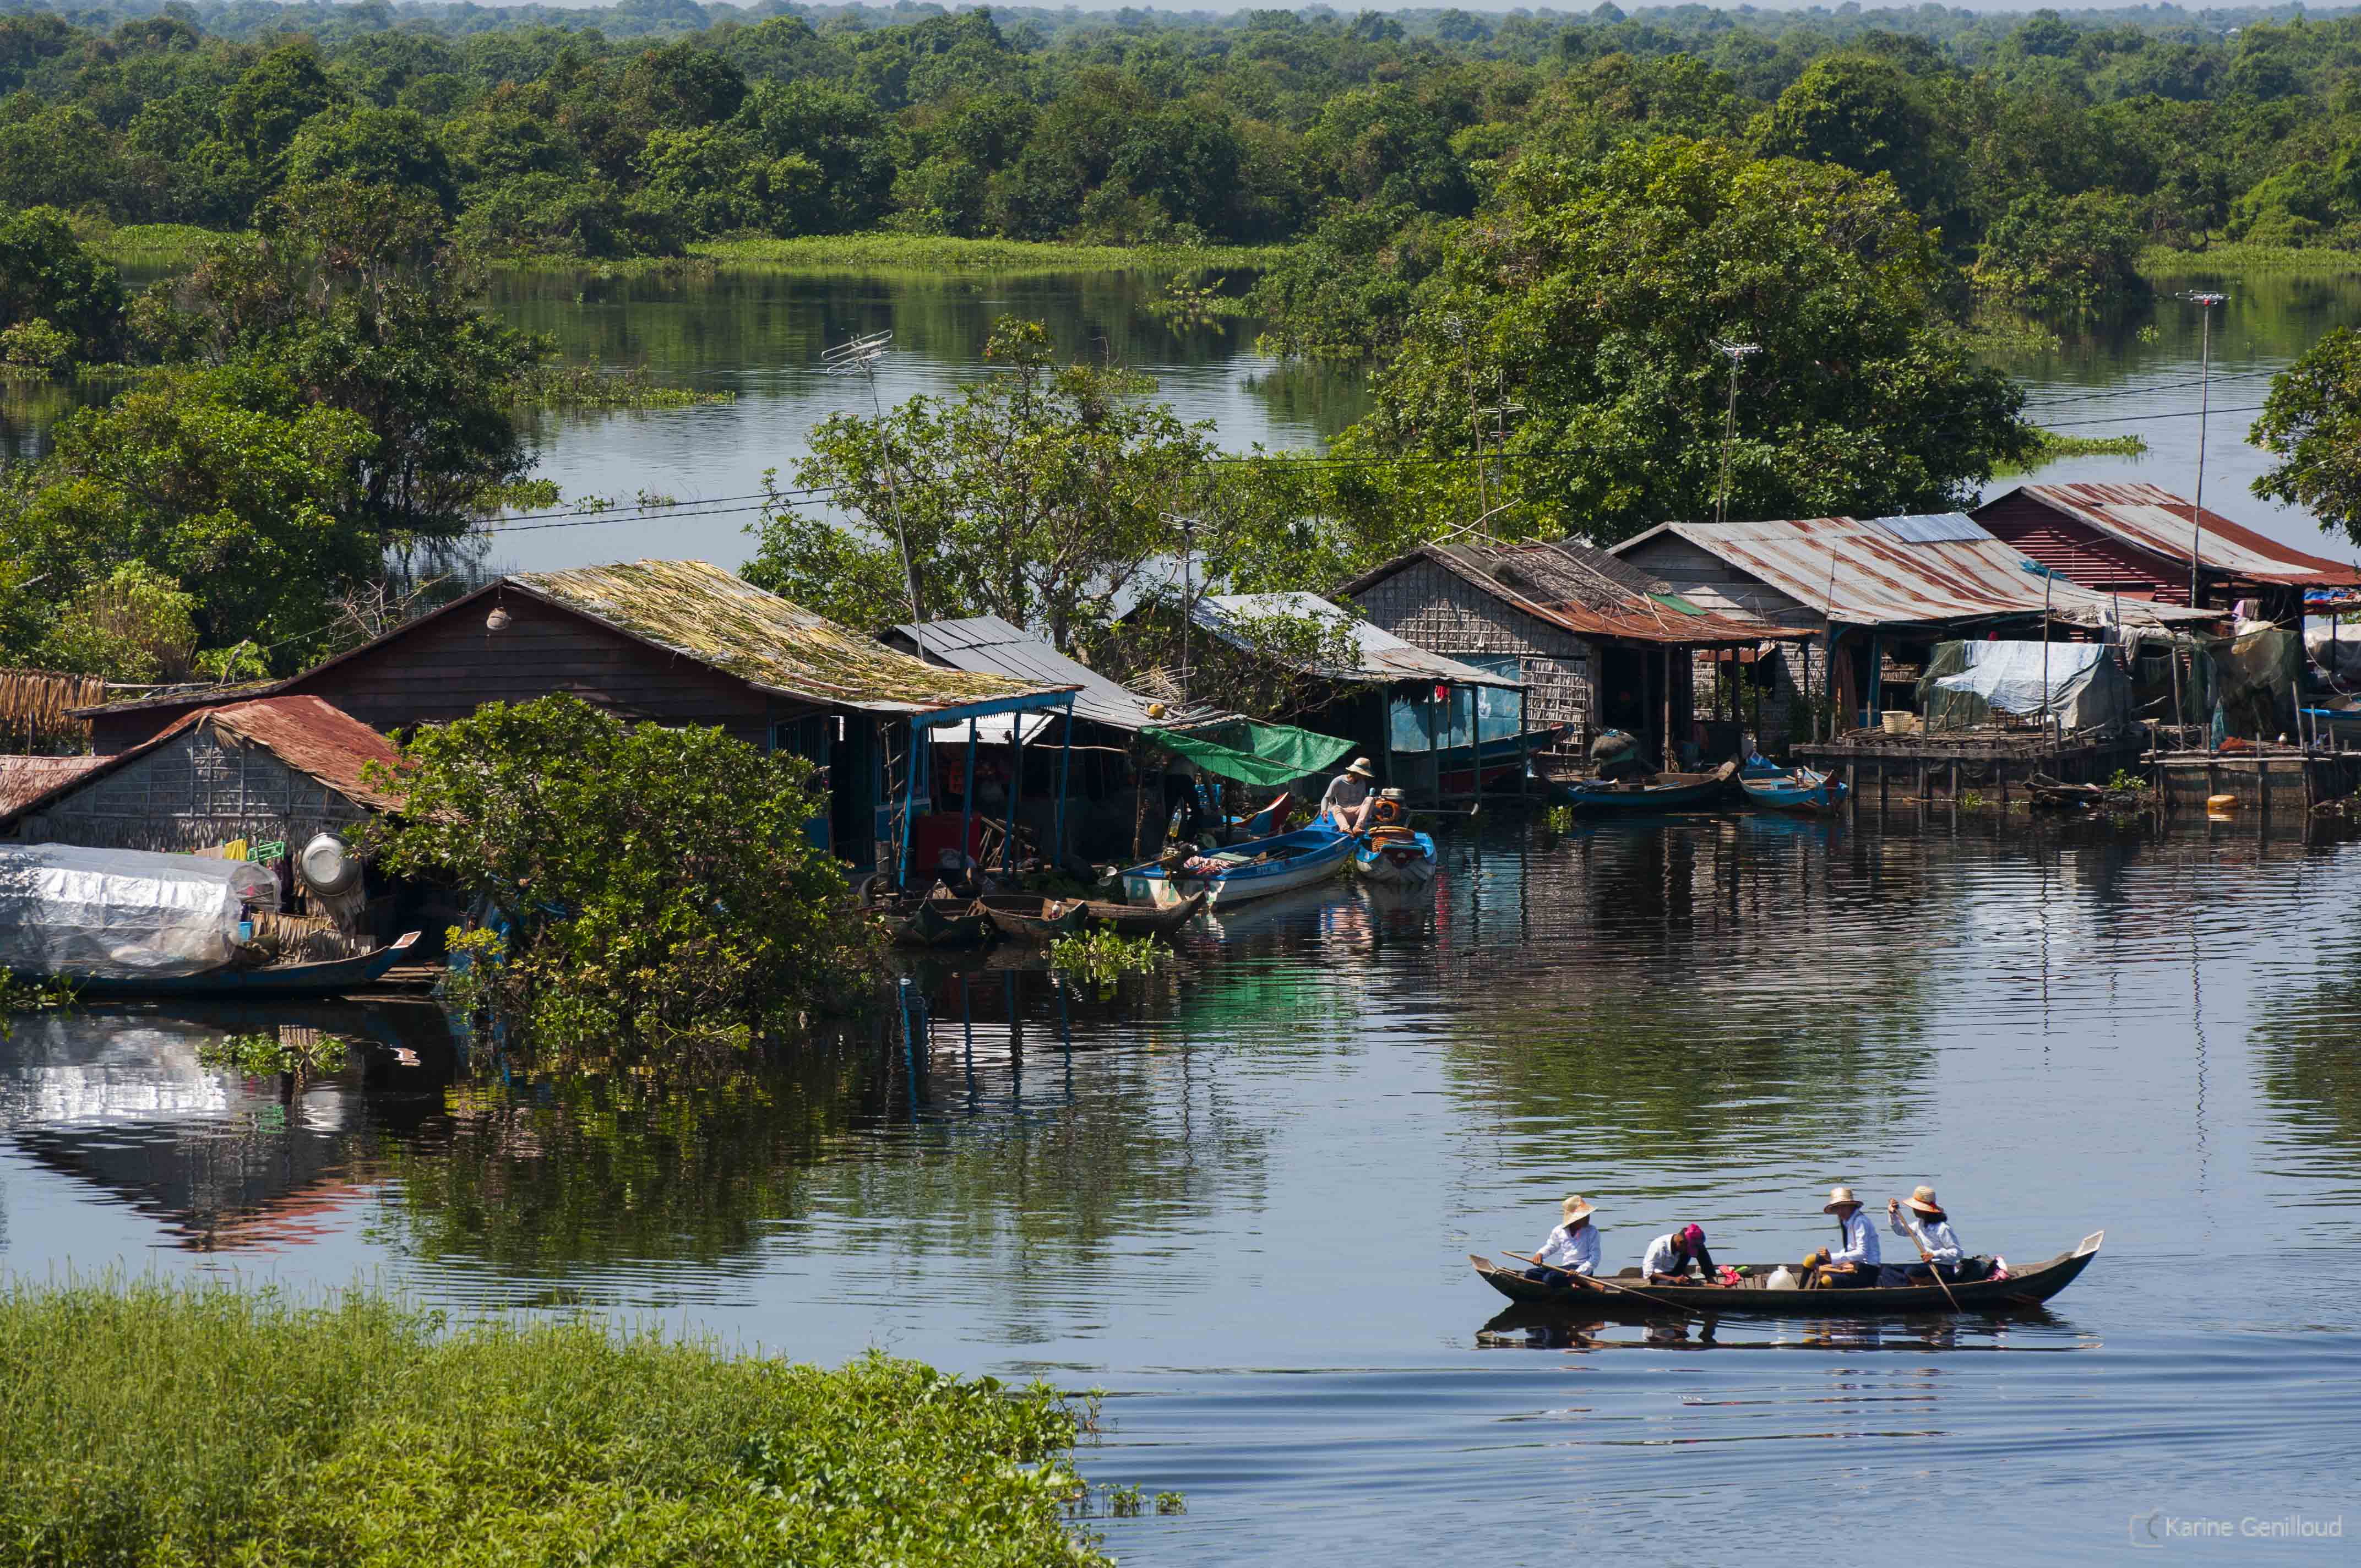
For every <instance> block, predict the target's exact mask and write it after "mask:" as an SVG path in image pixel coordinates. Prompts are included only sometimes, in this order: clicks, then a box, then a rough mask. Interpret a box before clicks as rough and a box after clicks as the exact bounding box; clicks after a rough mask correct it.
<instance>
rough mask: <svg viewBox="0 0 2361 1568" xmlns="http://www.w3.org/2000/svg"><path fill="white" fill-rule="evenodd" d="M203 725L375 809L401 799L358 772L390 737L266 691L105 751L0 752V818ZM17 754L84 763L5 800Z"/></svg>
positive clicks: (310, 700)
mask: <svg viewBox="0 0 2361 1568" xmlns="http://www.w3.org/2000/svg"><path fill="white" fill-rule="evenodd" d="M206 727H211V728H212V729H217V730H219V731H220V732H221V733H222V734H223V735H225V736H227V737H228V738H229V739H230V740H233V741H235V742H237V743H240V744H244V745H250V746H259V747H261V748H262V749H263V750H264V751H269V753H270V754H271V755H272V756H274V757H277V758H278V759H279V760H280V762H284V763H286V764H287V765H288V766H289V767H291V768H292V769H294V770H295V771H296V772H297V773H303V774H306V775H308V776H309V777H312V778H314V779H317V780H319V781H320V782H321V783H322V784H325V785H327V786H328V787H329V788H330V789H333V790H335V792H336V793H337V794H339V795H343V796H344V797H345V798H346V799H347V800H350V801H352V802H353V803H354V804H355V805H357V806H369V807H372V808H374V809H377V810H379V811H398V810H400V809H401V794H400V793H399V792H397V791H394V790H390V789H386V788H384V787H382V786H380V785H378V784H372V783H370V782H369V781H368V780H367V779H366V778H364V777H363V776H362V773H363V770H364V769H365V768H366V767H367V766H368V764H369V763H371V762H382V763H384V764H385V765H386V766H388V767H393V766H395V765H397V764H398V763H399V762H401V752H400V751H397V750H395V748H394V744H393V742H392V741H390V740H387V739H386V738H385V737H384V736H383V735H380V734H379V733H378V732H377V731H376V730H374V729H370V728H369V727H368V725H366V724H363V723H362V722H361V721H360V720H359V719H357V718H354V717H353V716H352V715H351V714H349V713H346V711H345V710H344V709H343V708H341V707H335V706H334V705H332V704H329V703H325V702H323V701H321V700H320V699H319V698H318V697H316V696H267V697H258V698H256V699H254V700H252V701H250V702H236V703H227V704H224V705H222V706H219V707H201V708H199V709H197V711H195V712H194V713H191V714H185V715H183V716H182V717H181V719H180V720H179V722H177V723H175V724H173V725H172V726H171V727H170V728H169V729H165V730H164V731H163V732H162V733H161V734H159V735H157V736H155V737H153V738H152V739H149V740H143V741H141V742H140V743H139V744H138V745H137V746H134V747H132V748H131V749H130V750H128V751H117V752H115V753H114V754H112V755H110V756H104V757H72V758H62V757H27V758H0V825H5V824H6V823H7V822H9V821H12V820H14V819H15V818H16V817H21V816H24V815H26V814H27V813H29V812H31V811H33V810H35V809H37V808H38V807H40V806H47V805H48V804H49V803H50V802H51V801H54V800H57V799H60V798H61V797H62V796H64V795H70V794H71V793H72V792H73V790H74V789H75V788H77V787H78V786H80V785H81V784H84V783H87V782H90V781H92V780H94V779H98V778H103V777H104V776H105V775H106V774H108V773H113V772H115V770H116V769H117V768H120V767H122V766H124V765H125V764H126V763H128V762H133V761H135V760H136V759H137V758H140V757H144V756H146V755H147V754H148V752H150V751H154V750H156V748H158V747H159V746H162V745H164V744H166V743H167V742H169V741H170V740H172V739H173V737H175V736H177V735H180V734H181V733H183V732H184V731H186V730H189V729H203V728H206ZM8 762H80V763H82V767H80V768H78V769H75V770H74V771H72V772H71V773H60V774H59V775H58V776H56V777H54V778H52V779H51V780H50V781H49V783H48V784H47V786H46V787H44V788H42V789H41V790H39V791H38V792H37V793H35V794H32V795H27V796H25V797H24V798H22V799H19V800H16V801H14V802H11V801H9V800H8V799H7V798H6V796H7V787H6V785H7V779H8V776H9V771H8V770H7V769H6V767H5V764H6V763H8Z"/></svg>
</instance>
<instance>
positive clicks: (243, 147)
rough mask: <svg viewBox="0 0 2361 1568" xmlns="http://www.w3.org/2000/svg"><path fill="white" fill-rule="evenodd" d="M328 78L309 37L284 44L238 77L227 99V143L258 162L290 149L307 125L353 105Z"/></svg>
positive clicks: (223, 118) (224, 124)
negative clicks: (327, 112)
mask: <svg viewBox="0 0 2361 1568" xmlns="http://www.w3.org/2000/svg"><path fill="white" fill-rule="evenodd" d="M348 96H349V95H348V94H347V93H346V92H345V90H344V89H343V88H341V87H339V86H337V85H336V83H335V82H333V81H331V80H330V79H329V76H328V71H327V67H326V66H325V65H324V64H323V63H322V61H321V60H320V50H319V46H318V45H316V44H314V43H313V41H312V40H311V39H309V38H294V39H291V40H290V41H289V42H287V43H283V44H281V45H280V46H279V47H278V48H277V49H272V50H271V51H270V52H269V54H266V55H264V56H263V57H262V58H261V59H260V60H257V61H255V63H254V66H253V69H251V70H249V71H247V73H246V74H245V75H243V76H241V77H239V78H238V79H237V83H236V86H234V87H232V88H231V89H230V90H229V93H228V96H226V97H225V98H224V99H223V100H222V105H221V125H222V137H223V139H224V140H225V141H227V142H228V143H229V144H230V146H232V147H234V148H236V149H237V150H238V151H240V152H241V153H243V154H245V155H246V156H247V158H250V159H254V160H255V161H256V162H258V163H262V162H268V161H269V160H271V159H276V158H277V157H278V156H279V155H280V153H282V152H284V151H286V150H287V144H288V143H290V142H291V141H293V140H294V139H295V132H296V130H297V129H298V128H299V127H301V126H302V124H303V122H304V121H306V120H308V119H310V118H311V117H312V116H313V115H316V114H319V113H320V112H321V111H322V110H324V109H330V108H334V107H335V106H336V105H338V104H344V103H346V102H347V101H348Z"/></svg>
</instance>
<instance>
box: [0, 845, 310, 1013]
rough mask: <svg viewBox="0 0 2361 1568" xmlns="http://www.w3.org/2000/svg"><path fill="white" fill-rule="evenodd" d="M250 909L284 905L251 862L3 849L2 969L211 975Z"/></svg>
mask: <svg viewBox="0 0 2361 1568" xmlns="http://www.w3.org/2000/svg"><path fill="white" fill-rule="evenodd" d="M246 905H255V906H257V907H259V908H264V909H276V908H278V907H279V881H278V878H277V877H276V876H274V875H273V874H272V873H271V872H269V871H268V870H266V869H265V868H263V867H261V866H257V865H249V864H247V862H246V861H218V860H214V859H211V858H210V857H207V856H203V855H162V854H154V853H150V852H148V851H147V850H93V849H87V848H84V847H83V846H82V845H79V844H33V845H29V846H24V847H18V846H16V845H5V846H0V968H5V969H8V970H14V971H16V972H17V973H19V974H31V975H44V976H64V977H67V978H69V979H90V980H137V979H143V978H147V977H149V976H170V975H183V974H202V973H203V972H204V971H205V970H210V969H218V968H219V967H221V966H222V965H223V964H225V963H227V962H229V960H230V957H231V954H232V951H233V944H235V942H236V939H237V922H238V917H239V915H240V913H241V911H242V909H243V907H244V906H246Z"/></svg>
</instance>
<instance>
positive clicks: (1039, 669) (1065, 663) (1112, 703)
mask: <svg viewBox="0 0 2361 1568" xmlns="http://www.w3.org/2000/svg"><path fill="white" fill-rule="evenodd" d="M894 631H895V635H896V636H897V637H900V638H903V639H906V640H907V641H909V642H910V643H911V644H912V645H913V646H916V647H917V648H919V649H921V650H923V656H924V657H926V658H928V659H938V660H940V661H941V662H942V663H946V664H949V665H950V666H952V667H953V668H954V669H961V670H968V671H972V672H975V673H978V674H1000V675H1007V676H1010V677H1011V678H1013V679H1016V680H1021V681H1029V682H1033V683H1037V684H1039V685H1060V686H1072V687H1074V688H1075V693H1074V717H1075V718H1086V719H1089V720H1091V721H1093V723H1098V724H1105V725H1110V726H1112V727H1114V728H1115V729H1129V730H1135V731H1136V730H1140V729H1146V728H1148V726H1149V725H1151V724H1152V725H1156V726H1158V727H1159V728H1161V729H1184V728H1187V727H1189V726H1191V725H1196V724H1209V723H1212V722H1214V721H1215V720H1217V719H1226V718H1234V717H1235V715H1232V714H1227V713H1224V712H1221V711H1219V710H1218V709H1214V708H1210V707H1192V708H1190V709H1187V710H1186V711H1180V710H1177V709H1174V708H1172V707H1170V706H1168V705H1162V704H1159V705H1158V706H1160V707H1165V709H1166V710H1165V712H1164V713H1163V714H1162V715H1161V716H1160V717H1159V716H1158V715H1155V714H1151V713H1149V712H1148V706H1149V704H1150V703H1151V702H1153V701H1154V699H1153V698H1150V697H1145V696H1140V695H1139V694H1138V693H1137V692H1136V691H1133V690H1132V689H1130V688H1129V687H1128V686H1123V685H1117V684H1115V682H1114V681H1111V680H1109V679H1107V678H1106V677H1105V676H1104V675H1103V674H1099V673H1098V672H1097V671H1096V670H1093V669H1092V668H1091V667H1090V666H1089V665H1088V664H1084V663H1081V662H1079V661H1078V660H1074V659H1071V658H1069V657H1067V656H1066V655H1065V654H1063V653H1060V652H1058V650H1057V649H1056V648H1055V647H1053V646H1051V645H1050V644H1049V642H1047V641H1043V640H1042V639H1040V638H1038V637H1036V636H1034V635H1033V634H1032V633H1031V632H1029V631H1027V630H1025V629H1024V628H1023V627H1021V626H1018V625H1016V624H1015V623H1014V622H1012V621H1008V620H1003V619H1002V618H1000V617H999V616H996V615H974V616H969V617H968V618H967V619H965V620H930V621H928V622H927V623H926V624H925V625H923V626H917V625H910V626H897V627H895V629H894Z"/></svg>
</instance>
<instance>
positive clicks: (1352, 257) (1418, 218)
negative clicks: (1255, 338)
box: [1254, 202, 1450, 359]
mask: <svg viewBox="0 0 2361 1568" xmlns="http://www.w3.org/2000/svg"><path fill="white" fill-rule="evenodd" d="M1449 232H1450V230H1449V227H1448V225H1446V224H1444V223H1443V222H1441V221H1439V220H1437V219H1435V218H1433V217H1431V216H1429V215H1427V214H1422V213H1420V212H1418V211H1417V210H1416V209H1414V208H1411V207H1409V206H1402V205H1396V206H1390V207H1358V206H1353V205H1350V204H1348V203H1343V202H1333V203H1329V205H1328V207H1327V209H1326V210H1325V211H1324V212H1323V213H1322V214H1321V216H1320V222H1319V225H1318V226H1317V227H1315V228H1313V230H1312V232H1311V233H1310V234H1308V235H1306V236H1304V237H1303V238H1302V239H1301V241H1299V242H1298V243H1297V244H1295V245H1293V246H1290V247H1288V249H1287V251H1286V253H1285V254H1284V255H1282V256H1281V257H1280V258H1279V259H1278V260H1277V261H1276V262H1274V263H1273V264H1272V265H1271V266H1270V267H1269V268H1268V269H1266V270H1265V271H1264V273H1263V275H1262V276H1261V278H1260V279H1258V280H1257V281H1256V283H1255V291H1254V305H1255V309H1256V310H1257V311H1258V312H1260V313H1261V314H1262V315H1263V316H1264V317H1265V318H1266V319H1267V320H1268V323H1269V325H1268V327H1267V328H1266V329H1265V330H1264V332H1263V334H1262V339H1261V345H1262V346H1263V347H1264V348H1265V349H1266V350H1267V351H1269V352H1273V353H1279V354H1289V355H1299V356H1305V357H1308V358H1314V359H1349V358H1356V357H1359V356H1366V355H1384V354H1389V353H1390V352H1392V350H1393V347H1394V345H1396V344H1397V343H1398V342H1400V338H1401V334H1402V332H1403V330H1404V328H1405V327H1406V326H1407V325H1408V323H1409V321H1410V316H1411V310H1412V309H1413V308H1414V306H1415V303H1416V301H1417V298H1418V287H1419V285H1420V284H1421V283H1423V282H1424V281H1425V280H1427V279H1428V278H1429V277H1431V276H1432V275H1433V273H1434V271H1435V269H1437V268H1439V267H1440V266H1441V265H1442V262H1443V255H1444V245H1445V244H1446V242H1447V236H1448V235H1449Z"/></svg>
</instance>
